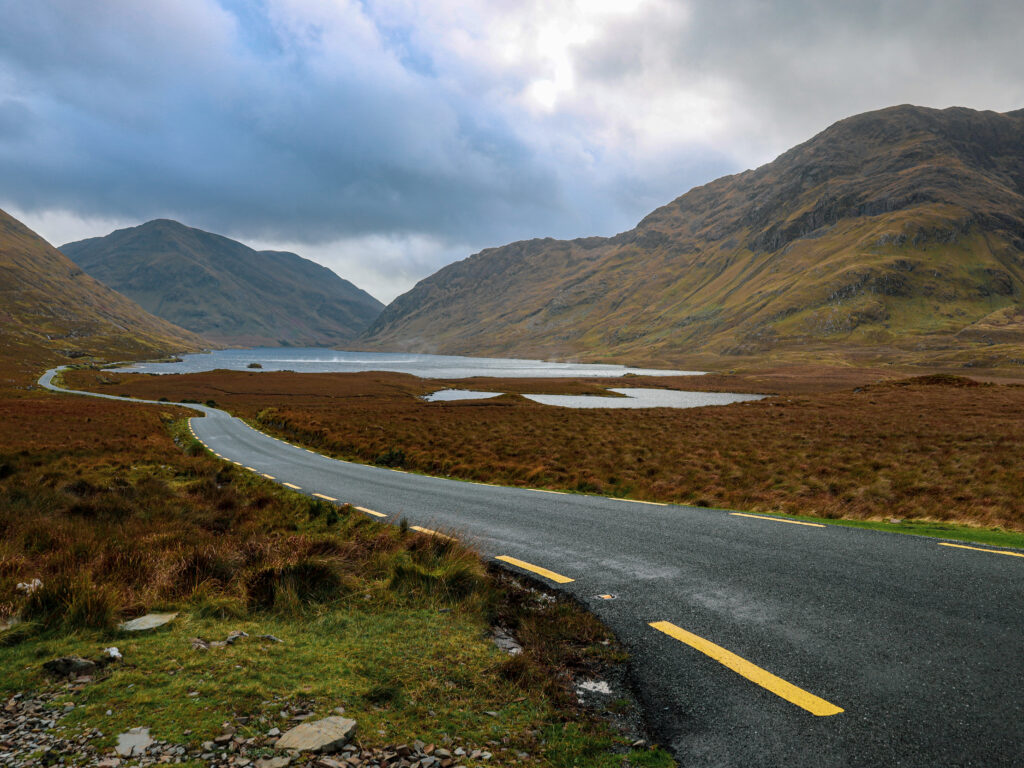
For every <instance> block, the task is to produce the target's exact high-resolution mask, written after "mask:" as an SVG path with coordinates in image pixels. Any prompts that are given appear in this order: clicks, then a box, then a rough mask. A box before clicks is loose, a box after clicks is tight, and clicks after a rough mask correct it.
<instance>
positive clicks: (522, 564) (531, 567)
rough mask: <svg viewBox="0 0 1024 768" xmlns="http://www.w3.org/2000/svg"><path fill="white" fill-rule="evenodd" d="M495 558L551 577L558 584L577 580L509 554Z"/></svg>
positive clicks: (546, 577)
mask: <svg viewBox="0 0 1024 768" xmlns="http://www.w3.org/2000/svg"><path fill="white" fill-rule="evenodd" d="M494 559H495V560H502V561H504V562H506V563H509V564H511V565H514V566H516V567H517V568H522V569H523V570H524V571H532V572H533V573H536V574H537V575H538V576H543V577H544V578H545V579H551V581H553V582H555V583H556V584H568V583H569V582H570V581H575V579H570V578H569V577H568V576H563V575H562V574H560V573H555V572H554V571H549V570H548V569H547V568H541V567H540V566H539V565H533V564H532V563H527V562H525V561H523V560H517V559H516V558H514V557H509V556H508V555H500V556H498V557H496V558H494Z"/></svg>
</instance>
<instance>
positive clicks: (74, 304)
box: [0, 211, 209, 381]
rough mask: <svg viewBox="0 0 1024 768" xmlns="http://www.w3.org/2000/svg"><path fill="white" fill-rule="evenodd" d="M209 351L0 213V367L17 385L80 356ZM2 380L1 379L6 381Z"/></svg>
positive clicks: (129, 356) (201, 342)
mask: <svg viewBox="0 0 1024 768" xmlns="http://www.w3.org/2000/svg"><path fill="white" fill-rule="evenodd" d="M206 346H209V344H208V343H207V342H206V341H205V340H204V339H202V338H200V337H199V336H197V335H195V334H193V333H191V332H189V331H186V330H184V329H182V328H178V327H177V326H174V325H172V324H171V323H168V322H167V321H165V320H161V319H160V318H157V317H153V316H152V315H150V314H148V313H146V312H145V311H143V310H142V309H141V308H140V307H139V306H138V305H137V304H136V303H135V302H133V301H130V300H129V299H126V298H125V297H124V296H122V295H121V294H119V293H116V292H115V291H113V290H111V289H110V288H108V287H106V286H105V285H102V284H101V283H99V282H97V281H96V280H94V279H93V278H91V277H89V276H88V275H86V274H85V273H84V272H82V270H81V269H79V268H78V267H77V266H76V265H75V264H73V263H72V262H71V261H69V260H68V259H67V257H65V256H64V255H63V254H62V253H60V252H59V251H58V250H57V249H55V248H54V247H53V246H51V245H50V244H49V243H47V242H46V241H45V240H43V239H42V238H41V237H39V235H37V234H36V233H35V232H33V231H32V230H30V229H29V228H28V227H26V226H25V225H24V224H22V223H21V222H19V221H17V220H16V219H14V218H12V217H11V216H9V215H8V214H6V213H4V212H3V211H0V368H2V370H3V375H4V377H5V379H6V377H7V376H8V374H14V376H13V378H15V379H20V378H23V377H24V376H25V375H32V376H38V374H39V372H40V371H39V370H38V369H39V367H40V366H41V365H45V364H50V363H56V362H61V361H63V362H67V361H69V359H72V358H77V357H81V356H85V355H89V356H96V357H101V358H106V359H108V360H123V359H133V358H140V357H141V358H145V357H160V356H162V355H166V354H168V353H169V352H174V351H198V350H199V349H201V348H203V347H206ZM8 381H9V380H8Z"/></svg>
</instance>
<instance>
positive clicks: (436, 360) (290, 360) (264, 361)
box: [122, 347, 702, 379]
mask: <svg viewBox="0 0 1024 768" xmlns="http://www.w3.org/2000/svg"><path fill="white" fill-rule="evenodd" d="M250 363H259V364H260V365H261V366H263V370H265V371H296V372H297V373H334V372H348V373H354V372H357V371H393V372H396V373H410V374H412V375H413V376H419V377H421V378H425V379H465V378H468V377H470V376H496V377H500V378H534V377H545V378H553V377H580V376H625V375H626V374H627V373H633V374H636V375H638V376H699V375H701V373H702V371H669V370H656V369H652V368H629V367H627V366H624V365H596V364H594V365H588V364H583V363H549V362H545V361H543V360H514V359H509V358H500V357H457V356H454V355H413V354H395V353H385V352H341V351H339V350H336V349H323V348H320V347H311V348H300V347H284V348H281V347H257V348H255V349H219V350H216V351H214V352H207V353H203V354H198V355H185V356H184V357H183V358H182V362H180V363H136V364H134V365H132V366H131V367H128V368H124V369H122V370H124V371H128V372H137V373H198V372H200V371H212V370H215V369H218V368H226V369H228V370H233V371H242V370H246V369H247V368H248V366H249V364H250Z"/></svg>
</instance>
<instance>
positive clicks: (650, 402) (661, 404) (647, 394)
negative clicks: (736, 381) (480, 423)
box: [424, 387, 767, 408]
mask: <svg viewBox="0 0 1024 768" xmlns="http://www.w3.org/2000/svg"><path fill="white" fill-rule="evenodd" d="M608 391H609V392H615V393H616V394H619V395H624V397H601V396H600V395H523V397H525V398H528V399H530V400H533V401H534V402H536V403H541V404H542V405H558V406H561V407H563V408H702V407H704V406H706V405H729V404H730V403H743V402H747V401H750V400H761V399H763V398H765V397H767V395H743V394H738V393H735V392H680V391H678V390H675V389H645V388H641V387H622V388H613V389H609V390H608ZM499 394H501V393H500V392H476V391H473V390H466V389H442V390H440V391H438V392H434V393H433V394H431V395H427V396H426V397H425V398H424V399H425V400H429V401H430V402H448V401H453V400H482V399H484V398H489V397H497V396H498V395H499Z"/></svg>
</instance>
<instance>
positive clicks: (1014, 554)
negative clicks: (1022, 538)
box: [939, 541, 1024, 557]
mask: <svg viewBox="0 0 1024 768" xmlns="http://www.w3.org/2000/svg"><path fill="white" fill-rule="evenodd" d="M939 546H940V547H956V548H957V549H973V550H974V551H975V552H991V553H992V554H993V555H1009V556H1010V557H1024V554H1021V553H1020V552H1007V551H1006V550H1005V549H982V548H981V547H968V546H967V545H966V544H947V543H946V542H944V541H940V542H939Z"/></svg>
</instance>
